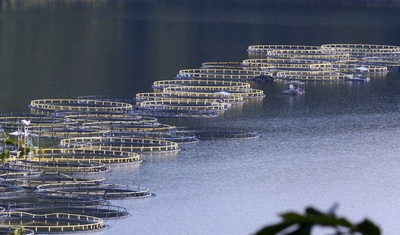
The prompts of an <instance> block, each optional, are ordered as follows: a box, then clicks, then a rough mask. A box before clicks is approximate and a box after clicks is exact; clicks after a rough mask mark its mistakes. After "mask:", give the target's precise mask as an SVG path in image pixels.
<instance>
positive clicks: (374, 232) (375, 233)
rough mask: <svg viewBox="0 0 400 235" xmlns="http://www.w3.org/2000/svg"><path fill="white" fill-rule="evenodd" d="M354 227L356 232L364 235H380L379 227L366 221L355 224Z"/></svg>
mask: <svg viewBox="0 0 400 235" xmlns="http://www.w3.org/2000/svg"><path fill="white" fill-rule="evenodd" d="M356 227H357V230H356V231H357V232H361V233H362V234H364V235H381V230H380V229H379V227H378V226H376V225H375V224H374V223H372V222H371V221H369V220H368V219H365V220H364V221H362V222H361V223H359V224H357V225H356Z"/></svg>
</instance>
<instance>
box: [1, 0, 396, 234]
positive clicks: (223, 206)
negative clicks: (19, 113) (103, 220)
mask: <svg viewBox="0 0 400 235" xmlns="http://www.w3.org/2000/svg"><path fill="white" fill-rule="evenodd" d="M354 10H355V9H351V8H337V9H330V8H326V7H322V6H320V7H307V8H295V7H281V6H279V5H275V6H266V5H262V6H257V7H254V6H251V5H249V4H245V5H240V4H239V5H238V4H229V5H215V4H211V3H210V4H198V5H190V4H187V5H184V4H167V3H158V2H157V1H156V2H149V3H147V2H146V3H144V2H141V1H139V2H137V1H84V2H83V1H2V2H1V10H0V14H1V17H0V26H1V27H0V84H1V86H0V110H8V111H9V110H21V109H27V105H28V104H29V102H30V101H31V100H33V99H42V98H76V97H78V96H84V95H110V96H129V97H132V96H134V94H136V93H138V92H147V91H151V85H152V84H153V82H154V81H155V80H166V79H173V77H174V76H175V75H176V74H177V73H178V71H179V70H180V69H188V68H198V67H200V65H201V63H202V62H206V61H242V60H243V59H246V58H248V54H247V52H246V49H247V47H248V46H249V45H254V44H300V45H322V44H325V43H373V44H387V45H396V44H398V38H399V32H400V31H399V30H398V28H399V26H400V25H399V24H400V23H399V22H400V21H398V20H397V19H398V14H399V11H398V9H383V8H382V9H370V8H359V9H357V11H354ZM399 77H400V75H399V73H398V72H390V73H389V74H376V75H371V80H370V82H367V83H354V82H312V81H307V82H306V87H305V88H306V94H305V95H304V96H299V97H291V96H290V97H288V96H284V95H282V94H281V92H282V88H283V83H282V81H279V80H277V81H275V82H271V83H252V84H251V85H252V87H253V88H256V89H261V90H263V91H264V93H265V94H266V97H265V98H264V99H253V100H249V101H247V102H246V103H245V104H242V105H233V106H232V108H231V109H229V110H227V111H225V112H224V113H223V115H221V116H219V117H217V118H208V119H160V122H162V123H167V124H171V125H178V126H185V125H201V126H207V127H209V126H212V127H216V126H221V127H240V128H244V129H249V130H254V131H257V132H259V133H260V134H261V138H259V139H255V140H244V141H238V140H218V141H200V142H199V143H196V144H192V145H181V148H182V150H181V151H180V152H179V153H177V154H173V155H171V156H165V155H162V156H157V155H153V156H144V162H143V163H142V164H140V167H138V165H132V166H121V167H115V166H113V167H112V171H111V172H110V173H109V176H108V177H107V178H108V180H109V181H110V182H113V183H121V184H128V185H143V186H145V187H148V188H150V190H151V191H153V192H155V193H156V194H157V197H153V198H149V199H146V200H134V201H132V200H126V201H117V202H115V203H117V204H118V205H120V206H124V207H126V208H127V209H128V211H129V212H130V213H131V214H132V216H130V217H128V218H126V219H123V220H116V221H110V222H109V223H108V224H109V225H110V227H108V228H107V229H106V230H104V231H103V232H100V234H111V233H112V234H114V233H115V234H122V233H126V232H127V231H129V232H136V233H138V234H144V233H146V234H161V233H163V234H221V233H222V234H249V233H251V232H253V231H255V230H256V229H258V228H259V227H260V226H262V225H264V224H266V223H269V222H271V223H272V222H273V221H276V220H277V213H279V212H282V211H285V210H297V211H303V208H304V207H305V206H307V205H310V204H312V205H315V206H316V207H318V208H321V209H327V208H329V207H331V205H332V204H333V203H334V202H338V203H339V205H340V207H339V210H338V213H339V214H344V215H346V216H347V217H349V218H350V219H351V220H355V221H358V220H361V218H362V217H364V216H368V217H370V218H371V219H372V220H374V221H377V222H378V224H380V225H382V227H383V228H384V233H385V234H389V235H391V234H396V232H397V231H398V223H397V221H395V220H396V219H395V218H392V217H393V216H392V215H396V214H398V210H399V209H400V208H399V207H398V206H397V205H398V203H397V201H396V199H397V197H398V195H399V193H400V192H399V189H398V187H397V185H398V184H399V183H400V182H399V178H400V177H399V174H398V169H397V165H398V152H399V151H398V150H399V149H398V147H397V146H398V144H397V138H396V136H398V135H399V132H400V126H399V123H400V122H399V115H398V113H399V108H400V105H399V104H400V100H399V95H398V90H399V89H400V80H399Z"/></svg>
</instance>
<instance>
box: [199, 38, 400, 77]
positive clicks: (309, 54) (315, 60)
mask: <svg viewBox="0 0 400 235" xmlns="http://www.w3.org/2000/svg"><path fill="white" fill-rule="evenodd" d="M247 51H248V53H249V58H248V59H245V60H243V61H242V63H241V65H242V66H245V67H252V68H258V69H261V70H263V71H265V72H270V73H272V75H271V76H272V77H273V78H277V79H287V80H303V81H310V80H312V81H315V80H316V81H346V80H351V78H352V76H353V74H354V72H355V70H356V69H357V68H360V67H361V68H364V69H365V70H366V71H368V72H369V73H387V72H389V70H399V68H400V47H399V46H391V45H374V44H324V45H321V46H303V45H251V46H249V47H248V49H247ZM206 66H207V67H210V65H208V64H206Z"/></svg>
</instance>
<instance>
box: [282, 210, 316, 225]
mask: <svg viewBox="0 0 400 235" xmlns="http://www.w3.org/2000/svg"><path fill="white" fill-rule="evenodd" d="M281 217H282V219H283V220H284V221H285V222H287V223H305V222H310V219H309V218H307V217H305V216H304V215H300V214H297V213H295V212H287V213H283V214H281Z"/></svg>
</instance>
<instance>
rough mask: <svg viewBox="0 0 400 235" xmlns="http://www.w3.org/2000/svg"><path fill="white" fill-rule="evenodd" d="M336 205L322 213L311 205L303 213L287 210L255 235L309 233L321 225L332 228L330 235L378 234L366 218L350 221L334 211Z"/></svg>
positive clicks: (378, 231)
mask: <svg viewBox="0 0 400 235" xmlns="http://www.w3.org/2000/svg"><path fill="white" fill-rule="evenodd" d="M335 209H336V206H334V207H333V208H332V209H331V210H330V211H329V212H327V213H323V212H321V211H318V210H316V209H314V208H312V207H308V208H306V210H305V213H304V215H302V214H298V213H295V212H287V213H283V214H281V215H280V217H281V218H282V222H280V223H277V224H273V225H269V226H267V227H264V228H263V229H261V230H260V231H258V232H257V233H256V235H311V231H312V228H313V227H316V226H322V227H329V228H331V229H332V231H333V233H332V235H380V234H381V231H380V229H379V227H378V226H376V225H375V224H374V223H373V222H371V221H370V220H368V219H364V220H363V221H361V222H360V223H351V222H350V221H348V220H347V219H345V218H343V217H337V216H336V215H335V213H334V210H335Z"/></svg>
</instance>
